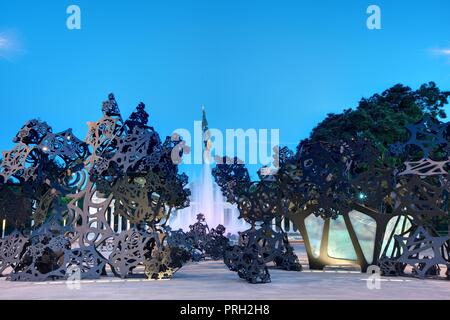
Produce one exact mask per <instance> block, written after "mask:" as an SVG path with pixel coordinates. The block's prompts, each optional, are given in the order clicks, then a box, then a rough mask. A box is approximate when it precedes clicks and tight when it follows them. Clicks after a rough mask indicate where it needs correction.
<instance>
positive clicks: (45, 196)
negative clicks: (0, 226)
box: [0, 94, 189, 281]
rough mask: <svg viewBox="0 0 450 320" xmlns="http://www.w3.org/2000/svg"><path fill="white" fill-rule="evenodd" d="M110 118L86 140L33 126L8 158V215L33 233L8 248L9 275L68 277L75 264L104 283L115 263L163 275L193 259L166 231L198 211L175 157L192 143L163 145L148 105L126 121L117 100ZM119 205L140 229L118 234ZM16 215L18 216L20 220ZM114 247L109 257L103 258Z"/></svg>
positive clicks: (0, 178) (109, 105) (3, 184)
mask: <svg viewBox="0 0 450 320" xmlns="http://www.w3.org/2000/svg"><path fill="white" fill-rule="evenodd" d="M102 112H103V117H102V118H101V119H100V120H98V121H96V122H91V123H89V124H88V134H87V136H86V139H85V140H84V141H82V140H80V139H78V138H77V137H75V136H74V135H73V132H72V131H71V130H70V129H69V130H66V131H63V132H61V133H58V134H54V133H53V131H52V128H51V127H50V126H49V125H48V124H47V123H45V122H42V121H39V120H31V121H29V122H27V123H26V124H25V125H24V126H23V127H22V129H21V130H20V131H19V133H18V134H17V135H16V137H15V138H14V142H15V143H17V145H16V146H15V147H14V148H13V150H12V151H10V152H4V153H3V161H2V162H1V165H0V189H1V190H4V192H2V193H1V194H3V195H6V196H5V197H1V196H0V215H1V216H2V218H7V219H8V221H10V222H11V225H13V226H15V227H18V228H21V229H23V230H24V231H26V232H27V233H28V234H29V236H22V235H21V234H20V233H13V234H12V235H11V236H10V237H9V238H7V239H5V240H2V242H1V248H2V250H1V251H0V263H1V265H0V266H1V271H2V273H4V272H5V270H7V269H8V268H10V270H11V272H10V273H9V274H7V275H8V276H9V278H10V279H11V280H23V281H43V280H49V279H65V278H68V277H69V276H70V275H71V274H70V271H69V270H73V268H74V267H75V268H78V270H79V271H80V275H81V278H96V277H99V276H100V275H101V274H102V273H105V266H106V265H109V266H110V267H111V270H112V271H113V273H114V274H115V275H116V276H119V277H127V276H129V275H130V274H131V273H132V272H133V270H135V269H136V267H137V266H138V265H143V266H144V267H145V274H147V275H148V277H150V278H162V277H168V276H171V275H172V274H173V272H174V271H176V270H177V269H178V268H180V267H181V265H182V264H183V263H184V262H185V260H186V259H185V255H183V254H182V253H180V252H179V250H178V249H177V248H175V249H173V250H172V249H171V248H170V246H169V245H168V244H167V242H166V241H165V240H164V238H165V235H164V231H163V229H162V228H160V227H158V226H159V225H160V224H162V225H164V223H165V221H167V220H168V217H169V216H170V212H171V210H173V209H180V208H183V207H185V206H188V205H189V199H188V197H189V190H188V189H186V188H185V187H186V185H187V183H188V179H187V176H186V175H184V174H178V169H177V165H178V163H176V162H175V161H172V160H173V158H174V155H176V158H180V157H182V155H183V148H179V147H178V146H179V145H180V144H183V141H182V140H181V139H180V138H179V137H178V138H177V139H172V138H170V137H167V138H166V139H165V140H161V139H160V137H159V135H158V133H157V132H156V131H155V130H154V129H153V128H152V127H150V126H148V125H147V122H148V118H149V116H148V114H147V113H146V111H145V105H144V104H143V103H140V104H139V105H138V107H137V109H136V111H135V112H133V113H132V114H131V116H130V117H129V118H128V119H127V120H124V119H122V117H121V114H120V110H119V107H118V104H117V102H116V100H115V97H114V95H112V94H110V95H109V96H108V100H107V101H105V102H104V103H103V105H102ZM112 207H115V209H116V210H115V212H114V215H115V216H116V217H117V216H120V217H121V218H122V219H124V220H126V221H127V223H128V224H129V225H131V226H132V228H131V229H130V230H128V231H126V232H123V233H116V232H115V230H113V228H112V227H111V223H110V221H109V220H111V219H112V218H114V215H112V214H111V215H109V216H108V214H109V212H110V211H111V208H112ZM14 209H15V210H14ZM7 212H17V214H16V216H15V217H16V219H15V220H14V219H12V218H11V217H10V216H6V213H7ZM108 217H109V218H108ZM108 219H109V220H108ZM31 221H32V224H31ZM107 242H112V249H113V251H112V253H111V255H109V257H106V256H103V255H102V254H101V253H100V248H101V247H103V246H105V244H106V243H107ZM154 264H157V265H158V266H159V267H158V268H156V267H154V266H152V265H154Z"/></svg>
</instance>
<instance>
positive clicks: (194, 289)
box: [0, 261, 450, 300]
mask: <svg viewBox="0 0 450 320" xmlns="http://www.w3.org/2000/svg"><path fill="white" fill-rule="evenodd" d="M270 273H271V275H272V283H269V284H257V285H252V284H249V283H247V282H245V281H243V280H240V279H239V278H238V276H237V274H236V273H234V272H230V271H229V270H228V269H227V268H226V266H225V265H224V264H223V263H222V262H218V261H216V262H215V261H206V262H200V263H190V264H188V265H186V266H185V267H183V268H182V269H181V270H180V271H179V272H177V273H176V274H175V277H174V278H173V279H172V280H166V281H149V280H144V279H142V278H141V279H139V278H137V279H128V280H121V279H117V278H111V277H102V278H101V279H99V280H95V281H82V282H81V285H80V288H79V289H70V288H68V287H67V285H66V283H65V282H64V281H59V282H43V283H42V282H41V283H17V282H10V281H5V279H4V278H2V279H0V299H48V300H61V299H65V300H78V299H89V300H102V299H126V300H130V299H131V300H181V299H187V300H216V299H225V300H264V299H289V300H292V299H308V300H310V299H333V300H335V299H370V300H378V299H450V281H445V280H420V279H414V278H382V279H381V289H380V290H369V289H368V288H367V275H366V274H361V273H358V272H348V271H338V272H335V271H328V272H324V271H309V270H306V271H304V272H292V271H291V272H290V271H283V270H270Z"/></svg>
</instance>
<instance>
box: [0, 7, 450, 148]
mask: <svg viewBox="0 0 450 320" xmlns="http://www.w3.org/2000/svg"><path fill="white" fill-rule="evenodd" d="M71 4H76V5H79V6H80V8H81V13H82V29H81V30H74V31H70V30H68V29H67V28H66V19H67V17H68V15H67V14H66V8H67V7H68V6H69V5H71ZM370 4H377V5H379V6H380V8H381V12H382V30H368V29H367V28H366V19H367V17H368V16H367V14H366V9H367V7H368V6H369V5H370ZM449 16H450V2H449V1H447V0H441V1H437V0H434V1H433V0H432V1H426V2H425V1H404V0H396V1H378V0H375V1H373V2H369V1H362V0H346V1H306V0H303V1H301V0H296V1H283V0H281V1H264V0H257V1H253V0H247V1H242V0H241V1H237V0H226V1H225V0H198V1H186V0H184V1H182V0H180V1H178V0H169V1H167V0H165V1H162V0H161V1H153V0H140V1H138V0H129V1H106V0H83V1H80V0H79V1H76V0H71V1H64V0H57V1H51V0H48V1H25V0H18V1H6V0H0V40H1V39H2V37H3V39H4V40H3V41H8V47H6V46H5V44H4V43H3V45H2V42H1V41H0V109H1V111H2V126H1V129H0V149H2V150H3V149H9V148H11V146H12V143H11V138H12V137H13V136H14V135H15V133H16V132H17V130H18V129H19V128H20V127H21V126H22V124H23V123H24V122H25V121H26V120H28V119H30V118H36V117H39V118H41V119H42V120H45V121H47V122H48V123H49V124H50V125H52V126H53V128H54V131H62V130H64V129H66V128H69V127H71V128H73V129H74V131H75V133H76V134H77V135H78V136H79V137H81V138H84V136H85V133H86V122H87V121H93V120H96V119H98V118H99V117H100V116H101V112H100V105H101V102H102V101H103V100H105V98H106V96H107V94H108V93H109V92H114V93H115V95H116V98H117V100H118V103H119V105H120V108H121V110H122V112H123V114H124V116H125V117H126V116H128V115H129V114H130V113H131V112H132V110H133V109H134V108H135V106H136V105H137V104H138V103H139V102H140V101H143V102H145V103H146V105H147V106H148V112H149V113H150V119H151V124H152V125H153V126H154V127H155V128H156V129H157V130H158V131H159V132H160V134H161V135H163V136H165V135H169V134H170V133H171V132H172V131H173V130H174V129H176V128H180V127H182V128H187V129H190V128H193V121H194V120H200V119H201V112H200V106H201V105H202V104H204V105H205V106H206V109H207V112H208V117H209V123H210V125H211V126H212V127H215V128H219V129H223V130H224V129H226V128H244V129H247V128H256V129H259V128H268V129H270V128H278V129H280V135H281V143H282V144H287V145H289V146H290V147H294V146H295V144H296V143H297V142H298V141H299V140H300V139H302V138H305V137H307V135H308V134H309V132H310V130H311V129H312V128H313V127H314V126H315V125H316V124H317V123H318V122H319V121H320V120H322V119H323V118H324V117H325V116H326V114H327V113H329V112H339V111H341V110H343V109H344V108H348V107H354V106H355V105H356V104H357V102H358V100H359V99H360V98H361V97H363V96H370V95H371V94H373V93H375V92H380V91H382V90H384V89H386V88H388V87H390V86H392V85H394V84H396V83H403V84H405V85H409V86H411V87H413V88H416V87H418V86H419V85H420V84H421V83H424V82H428V81H435V82H436V83H437V84H438V85H439V86H440V87H441V88H443V89H446V90H450V52H448V51H445V50H446V49H450V34H449V30H450V19H449ZM5 39H6V40H5Z"/></svg>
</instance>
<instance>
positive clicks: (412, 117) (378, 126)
mask: <svg viewBox="0 0 450 320" xmlns="http://www.w3.org/2000/svg"><path fill="white" fill-rule="evenodd" d="M449 96H450V91H441V90H440V89H439V88H438V87H437V85H436V84H435V83H434V82H429V83H425V84H423V85H421V86H420V88H419V89H417V90H412V89H411V88H410V87H407V86H404V85H402V84H396V85H394V86H393V87H391V88H389V89H387V90H385V91H384V92H383V93H381V94H378V93H377V94H374V95H373V96H371V97H370V98H363V99H361V101H360V102H359V104H358V106H357V107H356V109H346V110H344V111H343V112H342V113H339V114H335V113H330V114H328V115H327V117H326V118H325V119H324V120H323V121H322V122H320V123H319V124H318V125H317V126H316V127H315V128H314V129H313V131H312V133H311V137H310V138H311V140H312V141H313V142H317V141H325V142H335V141H338V140H348V139H351V138H355V137H361V138H368V139H370V140H371V141H372V142H373V143H374V144H375V145H377V146H379V147H387V146H388V145H390V144H392V143H396V142H398V141H405V140H406V139H407V138H408V133H407V130H406V129H405V125H406V124H408V123H415V122H417V121H419V120H420V119H421V118H422V117H424V116H425V115H427V114H428V115H431V116H433V117H438V118H446V117H447V115H446V112H445V106H446V105H447V104H448V97H449Z"/></svg>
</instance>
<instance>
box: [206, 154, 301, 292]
mask: <svg viewBox="0 0 450 320" xmlns="http://www.w3.org/2000/svg"><path fill="white" fill-rule="evenodd" d="M217 162H218V164H217V166H216V168H214V169H213V176H214V178H215V180H216V182H217V184H218V185H219V186H220V188H221V190H222V192H223V194H224V195H225V196H226V197H227V200H228V201H229V202H231V203H237V205H238V209H239V212H240V218H243V219H245V220H246V221H247V222H248V223H250V224H251V225H252V228H251V229H249V230H247V231H244V232H242V233H240V243H239V244H238V245H236V246H233V247H230V248H228V249H227V250H226V251H225V259H224V261H225V264H226V265H227V266H228V268H229V269H230V270H231V271H235V272H237V273H238V275H239V277H240V278H242V279H245V280H247V281H248V282H250V283H267V282H270V281H271V279H270V274H269V272H268V269H267V264H268V263H275V265H276V266H277V267H278V268H282V269H285V270H295V271H301V270H302V267H301V265H300V263H299V261H298V258H297V256H296V255H295V254H294V250H293V249H292V247H291V246H290V244H289V242H288V240H287V235H286V234H285V233H284V232H283V231H282V230H281V231H279V232H277V231H275V230H273V229H272V226H271V223H272V220H274V219H275V218H277V217H282V216H283V215H284V214H286V213H287V211H288V206H289V202H287V201H285V199H283V197H282V192H281V191H280V188H278V186H277V185H276V184H275V183H274V182H273V181H271V180H270V179H262V180H261V181H259V182H251V181H250V178H249V174H248V171H247V169H246V168H245V166H244V165H243V164H242V162H241V161H240V160H239V159H237V158H234V159H231V158H227V157H225V158H217ZM261 177H262V176H261ZM257 222H258V223H259V224H260V226H259V228H256V223H257Z"/></svg>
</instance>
